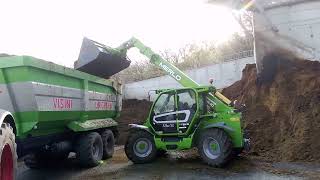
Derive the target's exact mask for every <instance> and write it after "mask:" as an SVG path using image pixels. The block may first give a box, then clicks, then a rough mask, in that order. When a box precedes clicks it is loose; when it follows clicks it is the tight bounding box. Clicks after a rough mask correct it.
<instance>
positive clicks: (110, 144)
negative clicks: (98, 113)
mask: <svg viewBox="0 0 320 180" xmlns="http://www.w3.org/2000/svg"><path fill="white" fill-rule="evenodd" d="M101 138H102V143H103V155H102V159H103V160H105V159H108V158H111V157H112V156H113V153H114V142H115V140H114V136H113V132H112V131H111V130H109V129H106V130H104V131H103V132H102V133H101Z"/></svg>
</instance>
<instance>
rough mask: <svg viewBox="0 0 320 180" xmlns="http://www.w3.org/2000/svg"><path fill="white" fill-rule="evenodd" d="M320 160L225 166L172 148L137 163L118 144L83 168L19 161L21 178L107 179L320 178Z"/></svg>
mask: <svg viewBox="0 0 320 180" xmlns="http://www.w3.org/2000/svg"><path fill="white" fill-rule="evenodd" d="M319 178H320V164H314V163H284V162H283V163H272V162H268V161H264V160H261V159H259V158H257V157H241V156H240V157H238V158H236V159H235V160H234V161H232V163H230V164H229V165H228V166H227V167H225V168H223V169H219V168H212V167H209V166H207V165H205V164H203V163H202V162H201V160H200V158H199V156H198V155H196V154H195V153H194V152H193V151H186V152H180V153H178V152H172V153H171V154H169V155H168V156H167V157H162V158H159V159H157V160H156V161H155V162H154V163H151V164H140V165H134V164H132V163H131V162H130V161H128V159H127V158H126V156H125V153H124V151H123V149H122V148H118V150H117V151H116V152H115V154H114V157H113V158H112V159H110V160H107V161H105V162H103V163H102V164H101V165H99V166H98V167H95V168H91V169H82V168H79V167H78V166H77V165H76V164H75V162H74V159H73V158H72V157H71V158H69V159H68V160H66V161H65V162H63V163H61V164H60V165H58V166H57V167H56V168H50V169H42V170H30V169H28V168H27V167H26V166H25V165H24V164H23V162H20V163H19V168H18V178H17V179H18V180H67V179H77V180H87V179H88V180H103V179H130V180H140V179H148V180H149V179H183V180H189V179H243V180H250V179H252V180H255V179H273V180H286V179H319Z"/></svg>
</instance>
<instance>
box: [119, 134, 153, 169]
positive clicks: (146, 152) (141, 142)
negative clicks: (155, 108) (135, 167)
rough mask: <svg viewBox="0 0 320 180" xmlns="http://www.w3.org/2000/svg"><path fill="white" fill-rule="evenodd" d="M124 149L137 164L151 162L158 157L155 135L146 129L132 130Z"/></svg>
mask: <svg viewBox="0 0 320 180" xmlns="http://www.w3.org/2000/svg"><path fill="white" fill-rule="evenodd" d="M124 150H125V153H126V155H127V157H128V158H129V159H130V160H131V161H132V162H133V163H136V164H143V163H149V162H152V161H154V160H155V158H156V157H157V149H156V146H155V144H154V139H153V136H152V135H151V134H150V133H149V132H147V131H144V130H140V131H139V130H138V131H132V132H130V134H129V135H128V139H127V142H126V144H125V149H124Z"/></svg>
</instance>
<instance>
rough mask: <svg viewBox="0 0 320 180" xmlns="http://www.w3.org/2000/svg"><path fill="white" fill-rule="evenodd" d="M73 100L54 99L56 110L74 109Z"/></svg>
mask: <svg viewBox="0 0 320 180" xmlns="http://www.w3.org/2000/svg"><path fill="white" fill-rule="evenodd" d="M72 103H73V101H72V99H66V98H53V108H54V109H72Z"/></svg>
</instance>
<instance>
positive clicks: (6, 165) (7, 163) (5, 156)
mask: <svg viewBox="0 0 320 180" xmlns="http://www.w3.org/2000/svg"><path fill="white" fill-rule="evenodd" d="M16 147H17V146H16V143H15V135H14V133H13V129H12V127H11V126H10V124H8V123H3V124H2V125H1V128H0V148H1V149H0V158H1V159H0V160H1V163H0V180H11V179H15V175H16V169H17V151H16Z"/></svg>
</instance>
